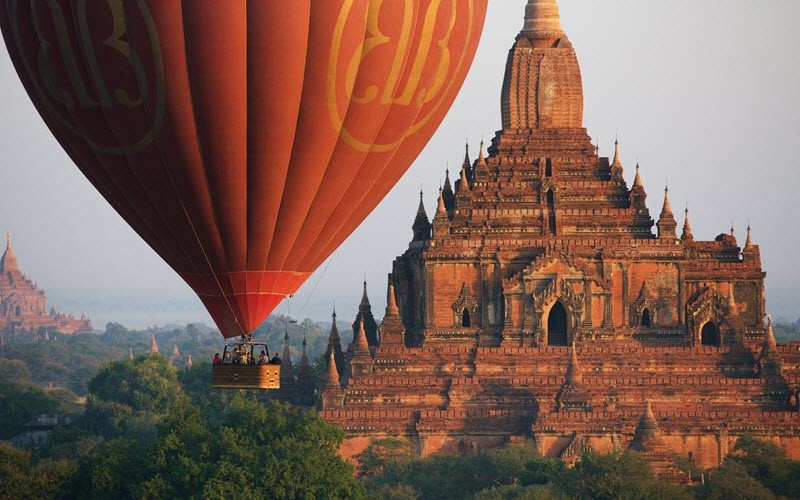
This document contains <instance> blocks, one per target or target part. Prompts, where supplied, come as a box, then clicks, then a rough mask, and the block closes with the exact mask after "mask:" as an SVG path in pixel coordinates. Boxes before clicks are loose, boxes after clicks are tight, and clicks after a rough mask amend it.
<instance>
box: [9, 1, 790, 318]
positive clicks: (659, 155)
mask: <svg viewBox="0 0 800 500" xmlns="http://www.w3.org/2000/svg"><path fill="white" fill-rule="evenodd" d="M525 3H526V0H489V14H488V18H487V21H486V27H485V29H484V35H483V39H482V41H481V45H480V48H479V50H478V54H477V56H476V59H475V64H474V66H473V68H472V71H471V73H470V75H469V77H468V78H467V81H466V84H465V85H464V88H463V90H462V92H461V94H460V95H459V98H458V99H457V100H456V103H455V105H454V106H453V108H452V110H451V112H450V114H449V115H448V117H447V118H446V119H445V121H444V122H443V124H442V126H441V128H440V129H439V131H438V132H437V134H436V135H435V136H434V137H433V139H432V141H431V142H430V144H429V145H428V147H427V148H426V149H425V150H424V151H423V153H422V154H421V155H420V157H419V158H418V160H417V161H416V162H415V163H414V165H413V166H412V167H411V168H410V169H409V171H408V173H407V174H406V175H405V176H404V177H403V179H402V180H401V181H400V182H399V183H398V184H397V186H396V187H395V188H394V190H393V191H392V192H391V193H390V194H389V195H388V196H387V198H386V199H385V200H384V201H383V203H382V204H381V205H380V206H379V207H378V208H377V209H376V210H375V211H374V212H373V214H372V215H371V216H370V217H369V218H368V219H367V220H366V221H365V222H364V223H363V224H362V225H361V227H360V228H359V229H358V230H357V231H356V232H355V233H354V234H353V236H351V237H350V239H349V240H348V241H347V242H345V243H344V244H343V245H342V246H341V247H340V248H339V250H338V251H337V252H336V253H335V254H334V257H333V261H332V263H331V264H330V266H329V267H328V269H327V272H325V273H324V276H323V275H322V273H321V271H320V272H318V273H317V274H316V275H315V276H313V277H312V278H311V279H309V281H308V283H307V284H306V285H305V286H304V288H303V289H301V291H300V292H299V293H298V294H297V295H296V297H295V298H294V299H293V300H292V301H291V302H292V303H291V304H290V306H286V305H284V306H282V307H279V309H278V311H280V312H284V313H285V312H288V311H290V312H291V313H292V314H293V315H296V314H297V313H298V312H299V311H300V310H301V308H302V313H301V316H302V317H310V318H312V319H326V318H328V317H329V315H330V310H331V305H332V303H333V301H334V300H335V301H336V307H337V312H338V313H339V317H340V318H341V319H345V318H347V319H349V318H350V317H352V316H354V315H355V312H356V307H357V304H358V301H359V299H360V297H361V281H362V280H363V278H364V276H366V278H367V280H368V282H369V293H370V298H371V300H372V304H373V310H374V311H375V312H376V316H377V317H378V318H380V317H381V316H382V315H383V307H384V306H385V296H384V294H385V286H386V275H387V273H388V272H389V271H390V270H391V264H392V260H393V259H394V258H395V257H396V256H397V255H400V254H401V253H402V252H403V251H404V250H405V249H406V248H407V246H408V242H409V240H410V239H411V223H412V222H413V219H414V216H415V213H416V208H417V203H418V192H419V188H420V185H421V186H422V187H423V188H424V190H425V203H426V206H427V207H428V209H429V214H430V215H432V214H433V209H434V207H435V199H436V194H437V189H438V186H439V183H440V181H441V179H442V178H443V176H444V169H445V164H446V163H447V162H449V164H450V165H451V166H452V167H453V168H454V169H456V168H458V166H459V165H460V164H461V161H462V158H463V153H464V141H465V139H467V138H469V141H470V144H471V145H472V146H473V149H472V150H473V152H475V151H477V145H478V142H479V141H480V139H481V136H482V135H484V136H485V137H487V138H490V137H492V136H493V135H494V132H495V131H496V130H497V129H499V127H500V105H499V103H500V86H501V84H502V79H503V70H504V66H505V60H506V54H507V51H508V49H509V47H510V46H511V44H512V43H513V40H514V37H515V36H516V34H517V33H518V32H519V29H520V28H521V26H522V16H523V12H524V6H525ZM559 3H560V5H561V19H562V25H563V27H564V29H565V31H566V32H567V33H568V35H569V37H570V39H571V40H572V42H573V44H574V46H575V48H576V50H577V53H578V58H579V60H580V62H581V68H582V71H583V83H584V92H585V105H586V111H585V123H584V125H585V126H586V127H587V128H588V130H589V134H590V135H591V136H592V137H593V138H594V139H595V140H599V142H600V148H601V153H602V154H603V155H605V156H610V155H611V154H612V153H613V142H614V137H615V134H619V140H620V144H621V148H622V158H623V164H624V166H625V177H626V179H627V180H628V183H629V184H630V183H631V182H632V179H633V174H634V166H635V164H636V158H637V157H638V158H639V159H640V162H641V166H642V176H643V180H644V183H645V187H646V190H647V192H648V194H649V198H648V205H649V207H650V211H651V213H652V214H654V216H657V215H658V213H659V212H660V208H661V203H662V196H663V189H664V184H665V183H666V182H667V181H668V182H669V187H670V199H671V201H672V206H673V207H674V208H675V211H676V212H678V211H679V210H678V208H679V207H680V208H681V209H682V208H683V206H684V204H686V203H688V204H689V208H690V210H691V212H692V215H691V217H692V226H693V229H694V234H695V238H697V239H704V240H709V239H713V238H714V237H715V236H716V235H718V234H719V233H722V232H727V231H728V229H729V228H730V225H731V221H733V223H734V225H735V228H736V234H737V237H738V238H739V242H740V243H742V244H743V242H744V237H745V229H746V227H747V223H748V220H749V221H750V222H751V223H752V227H753V237H754V240H755V242H756V243H757V244H759V245H760V246H761V255H762V258H763V264H764V269H765V270H766V271H767V274H768V276H767V309H768V310H769V311H770V312H772V314H773V315H775V316H778V317H781V316H783V317H786V318H791V319H796V318H797V317H798V316H800V265H798V264H797V262H796V261H795V259H796V255H797V249H798V248H800V236H799V235H798V233H800V225H799V224H798V222H797V215H798V213H800V197H798V194H797V192H798V188H800V173H799V172H800V156H799V155H798V154H797V153H796V152H795V150H794V149H795V147H797V143H798V140H799V139H800V58H798V56H797V52H798V49H800V35H798V32H797V30H796V24H797V20H798V19H800V2H798V1H796V0H761V1H758V2H754V1H753V0H701V1H698V0H668V1H667V0H560V2H559ZM0 109H2V117H3V118H2V120H0V232H5V231H11V232H12V234H13V239H14V248H15V251H16V253H17V256H18V258H19V261H20V267H21V268H22V270H23V271H24V272H26V273H27V274H28V275H29V276H31V277H32V279H34V280H35V281H37V282H38V283H39V284H40V285H41V286H42V287H43V288H44V289H45V290H46V291H47V296H48V302H49V305H50V304H51V305H54V306H55V307H56V308H57V309H58V310H61V311H64V312H72V313H75V314H76V315H78V314H80V313H81V312H86V313H87V314H88V315H89V316H90V317H91V319H92V320H93V322H94V324H95V327H97V328H102V327H103V326H104V325H105V323H106V322H108V321H118V322H122V323H123V324H125V325H126V326H129V327H144V326H147V325H153V324H163V323H166V322H170V321H177V322H180V323H186V322H189V321H203V322H207V323H209V324H211V320H210V318H209V317H208V315H207V314H206V313H205V311H204V310H203V308H202V305H201V304H200V301H199V300H198V299H197V298H196V297H195V295H194V293H193V292H192V291H191V290H190V289H189V288H188V287H187V286H186V285H185V284H183V282H182V280H180V278H178V276H177V275H175V274H174V272H173V271H172V270H171V269H170V268H169V267H167V266H166V265H165V264H163V263H162V262H161V260H160V258H159V257H158V256H157V255H156V254H155V253H154V252H153V251H152V250H151V249H150V248H149V247H148V246H147V245H146V244H145V243H143V242H142V241H141V240H140V239H139V238H138V236H137V235H136V234H135V233H134V232H133V231H132V230H131V229H129V228H128V226H127V225H126V224H125V223H124V222H123V221H122V219H121V218H120V217H119V216H118V215H117V214H116V213H115V212H114V211H113V210H112V209H111V208H110V207H109V206H108V205H107V204H106V203H105V201H104V200H103V199H102V198H101V197H100V195H99V194H97V192H96V191H95V190H94V188H92V186H91V185H90V184H89V182H88V181H86V180H85V179H84V178H83V176H82V175H81V174H80V172H79V171H78V170H77V168H75V167H74V166H73V165H72V164H71V162H70V160H69V159H68V158H67V156H66V155H65V154H64V152H63V151H62V150H61V148H60V146H59V145H58V144H57V143H56V141H55V140H54V139H53V138H52V137H51V136H50V134H49V132H48V131H47V129H46V128H45V126H44V124H43V123H42V121H41V119H40V118H39V116H38V115H37V113H36V111H35V110H34V108H33V106H32V105H31V103H30V101H29V99H28V97H27V95H26V94H25V92H24V90H23V88H22V85H21V84H20V83H19V80H18V79H17V76H16V74H15V72H14V70H13V67H12V65H11V62H10V61H9V58H8V53H7V52H6V50H5V46H3V47H2V48H0ZM681 212H682V210H681ZM679 223H682V220H681V221H679ZM323 267H324V266H323ZM315 285H316V290H315V291H314V293H313V295H312V294H311V291H312V289H314V287H315ZM306 302H307V303H306ZM304 304H306V305H305V307H304V308H303V305H304Z"/></svg>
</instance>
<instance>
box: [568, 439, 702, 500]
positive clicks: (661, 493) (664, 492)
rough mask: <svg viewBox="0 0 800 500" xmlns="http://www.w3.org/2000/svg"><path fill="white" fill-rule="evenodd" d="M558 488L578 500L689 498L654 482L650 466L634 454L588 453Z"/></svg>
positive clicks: (664, 484) (662, 482) (670, 486)
mask: <svg viewBox="0 0 800 500" xmlns="http://www.w3.org/2000/svg"><path fill="white" fill-rule="evenodd" d="M560 486H561V489H562V490H563V491H564V492H565V493H567V494H568V495H570V496H573V497H579V498H598V499H612V498H631V499H632V498H648V499H670V500H676V499H682V498H691V496H690V495H689V494H688V493H687V492H686V491H685V490H683V489H681V488H678V487H676V486H673V485H671V484H669V483H666V482H664V481H660V480H659V479H658V478H656V477H655V475H654V474H653V469H652V468H651V467H650V464H649V463H648V462H647V461H646V460H645V459H644V458H643V457H642V456H641V455H639V454H638V453H633V452H621V451H614V452H611V453H608V454H606V455H602V454H599V453H597V452H594V451H588V452H586V453H584V454H583V455H582V456H581V458H580V460H578V462H577V463H576V464H575V467H574V468H573V469H570V470H568V471H566V473H564V474H563V475H562V476H561V478H560Z"/></svg>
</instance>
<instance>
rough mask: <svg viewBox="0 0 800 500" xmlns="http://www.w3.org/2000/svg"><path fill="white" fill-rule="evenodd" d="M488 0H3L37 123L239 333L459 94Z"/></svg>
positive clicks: (316, 260)
mask: <svg viewBox="0 0 800 500" xmlns="http://www.w3.org/2000/svg"><path fill="white" fill-rule="evenodd" d="M487 2H488V0H324V1H322V0H316V1H312V0H292V1H291V2H285V1H281V0H260V1H245V0H191V1H179V0H130V1H124V2H123V1H122V0H2V4H1V5H0V27H2V32H3V37H4V39H5V42H6V46H7V47H8V50H9V52H10V54H11V58H12V60H13V62H14V65H15V67H16V70H17V72H18V74H19V76H20V78H21V80H22V82H23V84H24V86H25V88H26V90H27V92H28V94H29V95H30V97H31V100H32V101H33V103H34V105H35V106H36V109H37V110H38V112H39V113H40V114H41V116H42V118H43V119H44V121H45V122H46V123H47V126H48V127H49V128H50V130H51V132H52V133H53V135H54V136H55V137H56V138H57V140H58V141H59V143H60V144H61V145H62V146H63V148H64V149H65V150H66V152H67V153H68V154H69V156H70V157H71V158H72V160H73V161H74V162H75V164H76V165H77V166H78V168H79V169H80V170H81V171H82V172H83V174H84V175H85V176H86V177H87V178H88V179H89V181H90V182H91V183H92V184H93V185H94V186H95V187H96V188H97V190H98V191H99V192H100V193H101V194H102V195H103V197H104V198H105V199H106V200H107V201H108V203H110V204H111V206H112V207H113V208H114V209H115V210H116V211H117V212H118V213H119V214H120V215H121V216H122V217H123V219H124V220H125V221H126V222H128V223H129V224H130V225H131V227H132V228H133V229H134V230H135V231H136V232H137V233H138V234H139V235H140V236H141V237H142V238H143V239H144V240H145V241H146V242H147V243H148V244H149V245H150V246H151V247H152V248H153V249H154V250H155V251H156V252H157V253H158V254H159V255H160V256H161V257H162V258H163V259H164V261H166V262H167V264H169V265H170V266H171V267H172V268H173V269H174V270H175V271H176V272H177V273H178V274H179V275H180V276H181V277H182V278H183V279H184V280H185V281H186V283H187V284H188V285H189V286H190V287H191V288H192V289H193V290H194V291H195V292H196V293H197V294H198V296H199V297H200V299H201V300H202V301H203V303H204V305H205V306H206V308H207V309H208V311H209V313H210V314H211V316H212V317H213V319H214V321H215V322H216V324H217V325H218V327H219V329H220V331H221V332H222V335H223V336H224V337H225V338H230V337H235V336H240V335H246V334H249V333H250V332H251V331H252V330H254V329H255V328H256V327H257V326H258V325H259V324H260V323H261V322H262V321H263V320H264V319H265V318H266V317H267V316H268V315H269V314H270V312H272V310H273V309H274V308H275V307H276V306H277V305H278V304H279V302H280V301H281V300H282V299H283V298H284V297H285V296H287V295H290V294H292V293H294V292H295V291H296V290H297V289H298V288H299V287H300V286H301V285H302V284H303V282H304V281H305V280H306V279H307V278H308V277H309V276H310V274H311V273H312V272H313V271H314V270H315V269H316V268H317V267H318V266H319V265H320V264H321V263H322V262H324V261H325V259H326V258H328V257H329V256H330V254H331V253H332V252H333V250H335V249H336V247H338V246H339V245H340V244H341V243H342V242H343V241H344V240H345V239H346V238H347V236H349V235H350V234H351V233H352V231H353V230H355V228H356V227H357V226H358V225H359V224H360V223H361V222H362V221H363V219H364V218H365V217H366V216H367V215H368V214H369V213H370V212H371V211H372V210H373V209H374V207H375V206H376V205H377V204H378V203H379V202H380V200H382V199H383V197H384V196H385V195H386V194H387V193H388V191H389V190H390V189H391V187H392V186H393V185H394V184H395V183H396V181H397V180H398V179H399V178H400V176H401V175H402V174H403V173H404V172H405V171H406V169H407V168H408V167H409V166H410V164H411V163H412V162H413V160H414V159H415V158H416V157H417V155H418V154H419V153H420V151H421V150H422V148H423V147H424V146H425V145H426V144H427V142H428V141H429V140H430V138H431V136H432V135H433V133H434V132H435V130H436V128H437V127H438V126H439V124H440V123H441V121H442V119H443V118H444V116H445V114H446V113H447V111H448V109H449V108H450V106H451V104H452V102H453V100H454V99H455V96H456V94H457V92H458V91H459V89H460V87H461V85H462V83H463V81H464V79H465V77H466V74H467V71H468V70H469V68H470V65H471V63H472V59H473V57H474V54H475V50H476V48H477V45H478V41H479V38H480V35H481V30H482V27H483V22H484V18H485V14H486V8H487Z"/></svg>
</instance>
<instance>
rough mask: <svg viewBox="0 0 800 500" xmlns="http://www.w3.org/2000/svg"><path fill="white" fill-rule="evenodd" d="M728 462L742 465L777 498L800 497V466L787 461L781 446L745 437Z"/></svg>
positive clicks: (736, 446)
mask: <svg viewBox="0 0 800 500" xmlns="http://www.w3.org/2000/svg"><path fill="white" fill-rule="evenodd" d="M728 461H729V462H734V463H736V464H739V465H741V466H742V467H743V468H744V470H745V471H747V474H748V475H749V476H750V477H752V478H753V479H755V480H756V481H758V482H759V483H761V484H763V485H764V486H766V487H767V488H768V489H769V490H770V491H772V493H774V494H775V495H783V496H785V497H787V498H800V463H798V462H795V461H792V460H789V459H787V458H786V452H785V451H784V450H783V449H782V448H781V447H779V446H777V445H775V444H773V443H770V442H768V441H762V440H759V439H756V438H755V437H754V436H753V435H751V434H745V435H744V436H742V437H740V438H739V439H738V440H737V442H736V445H735V446H734V448H733V453H732V454H731V455H730V456H729V457H728V458H727V459H726V462H728Z"/></svg>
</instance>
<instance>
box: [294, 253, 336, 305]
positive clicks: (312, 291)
mask: <svg viewBox="0 0 800 500" xmlns="http://www.w3.org/2000/svg"><path fill="white" fill-rule="evenodd" d="M336 251H338V249H337V250H336ZM336 251H334V252H333V254H332V255H331V258H330V259H328V263H327V264H325V268H324V269H323V270H322V274H320V275H319V279H318V280H317V282H316V283H315V284H314V288H312V289H311V293H310V294H309V295H308V298H307V299H306V301H305V302H304V303H303V307H301V308H300V312H298V313H297V319H298V320H299V319H300V314H302V313H303V310H304V309H305V308H306V305H307V304H308V301H309V300H311V297H313V296H314V292H315V291H316V290H317V287H318V286H319V283H320V281H322V278H324V277H325V273H326V272H328V266H330V265H331V262H333V258H334V257H336Z"/></svg>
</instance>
